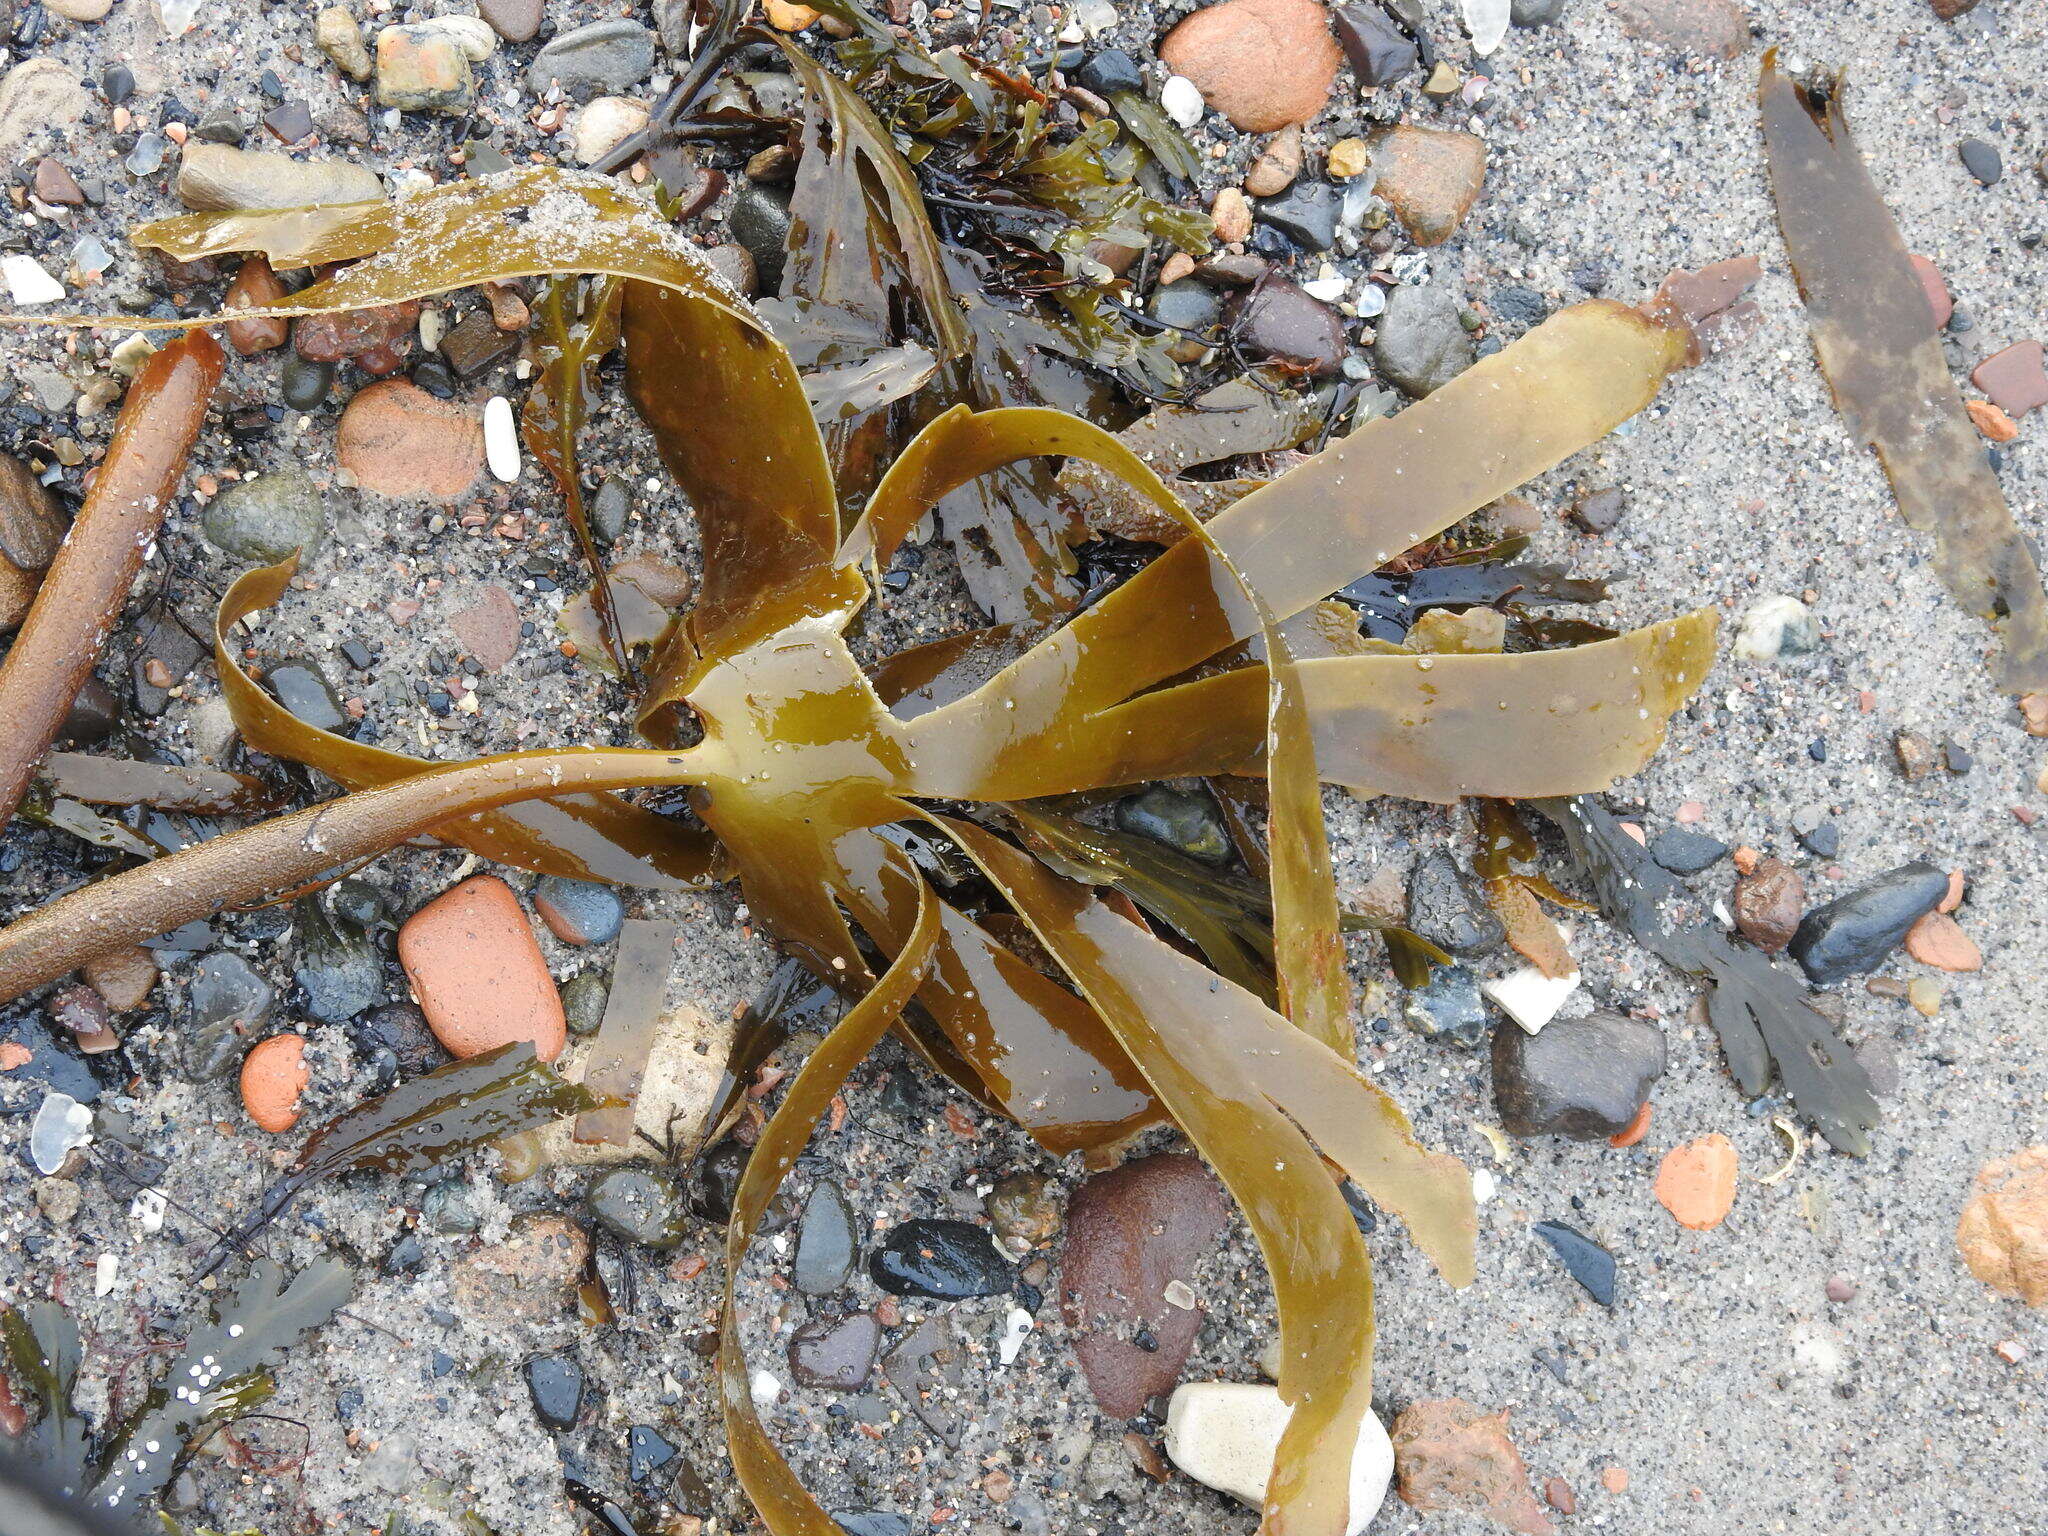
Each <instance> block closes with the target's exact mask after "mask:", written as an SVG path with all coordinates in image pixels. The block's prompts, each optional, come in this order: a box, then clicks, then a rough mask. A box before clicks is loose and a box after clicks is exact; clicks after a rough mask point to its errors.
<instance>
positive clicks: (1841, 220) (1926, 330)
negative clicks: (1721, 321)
mask: <svg viewBox="0 0 2048 1536" xmlns="http://www.w3.org/2000/svg"><path fill="white" fill-rule="evenodd" d="M1844 94H1845V90H1844V86H1843V82H1842V77H1841V76H1840V75H1839V74H1830V73H1828V72H1826V71H1823V70H1816V71H1815V72H1814V73H1813V74H1812V75H1810V76H1805V77H1802V78H1801V79H1797V80H1795V79H1794V78H1793V77H1791V76H1790V75H1787V74H1784V73H1782V72H1780V70H1779V68H1778V61H1777V52H1776V50H1775V49H1774V50H1772V51H1771V52H1769V53H1766V54H1765V55H1764V65H1763V76H1762V79H1761V81H1760V83H1759V85H1758V102H1759V105H1760V106H1761V108H1762V111H1763V126H1764V149H1765V151H1766V156H1767V159H1768V162H1769V165H1770V172H1771V192H1772V195H1773V197H1774V198H1775V199H1776V201H1777V206H1778V223H1779V224H1780V226H1782V228H1783V229H1784V232H1785V250H1786V253H1787V254H1788V255H1789V256H1790V257H1791V258H1792V274H1793V276H1794V277H1796V278H1797V279H1798V280H1799V292H1800V294H1801V296H1802V297H1803V298H1804V299H1805V300H1806V314H1807V323H1808V324H1809V325H1810V326H1811V328H1812V330H1813V349H1814V351H1815V353H1816V354H1818V356H1819V358H1820V366H1821V372H1822V373H1823V374H1824V375H1826V377H1827V381H1828V387H1829V389H1830V390H1832V391H1833V393H1834V397H1835V406H1836V408H1837V409H1838V410H1840V411H1841V413H1842V417H1843V420H1844V422H1845V423H1846V425H1847V426H1848V429H1849V435H1850V436H1851V437H1852V438H1853V439H1855V440H1856V441H1857V442H1859V443H1867V444H1868V445H1869V446H1871V447H1872V448H1874V449H1876V450H1877V456H1878V459H1879V460H1880V462H1882V463H1883V465H1884V472H1885V475H1886V476H1887V478H1889V479H1890V481H1891V485H1892V494H1893V496H1895V497H1896V498H1897V499H1898V503H1899V513H1900V515H1901V516H1903V517H1904V518H1905V519H1906V522H1907V523H1908V525H1910V526H1911V527H1914V528H1919V529H1923V530H1931V531H1932V532H1933V534H1934V537H1935V546H1934V568H1935V570H1936V572H1937V573H1938V574H1939V575H1940V577H1941V580H1942V583H1943V585H1945V586H1946V587H1947V588H1948V589H1949V591H1950V592H1951V593H1952V594H1953V595H1954V597H1955V599H1956V601H1957V602H1959V603H1961V604H1962V605H1963V606H1964V607H1965V608H1967V609H1969V610H1970V611H1971V612H1972V613H1974V614H1976V615H1978V616H1979V617H1980V618H1983V619H1986V620H1989V621H1990V622H1991V624H1992V625H1993V627H1994V628H1996V629H1997V630H1998V632H1999V634H2000V635H2001V636H2002V638H2003V639H2004V641H2005V654H2004V656H2003V658H2002V659H2001V661H2000V662H1999V664H1998V668H1997V676H1998V681H1999V686H2000V687H2002V688H2005V689H2007V690H2009V691H2011V692H2014V693H2028V692H2032V691H2034V690H2036V689H2040V688H2048V595H2044V593H2043V591H2042V586H2041V572H2040V570H2039V568H2038V567H2037V565H2036V562H2035V558H2034V552H2033V550H2032V549H2031V548H2030V546H2029V543H2028V540H2027V537H2026V535H2025V534H2023V533H2022V532H2021V531H2020V529H2019V527H2018V526H2017V525H2016V524H2015V523H2014V521H2013V516H2012V511H2011V509H2010V508H2008V507H2007V506H2006V503H2005V493H2004V492H2003V490H2002V489H2001V488H2000V486H1999V483H1998V477H1997V476H1996V475H1994V474H1993V473H1992V472H1991V468H1990V466H1989V465H1988V464H1987V463H1986V462H1985V459H1984V447H1983V443H1982V441H1981V440H1980V439H1979V437H1978V435H1977V431H1976V428H1975V427H1974V426H1973V425H1972V424H1971V422H1970V418H1969V416H1968V414H1967V413H1966V412H1965V411H1964V409H1963V402H1962V397H1961V395H1960V394H1959V393H1958V392H1957V390H1956V385H1955V379H1954V377H1953V376H1952V375H1951V374H1950V373H1949V368H1948V360H1947V359H1946V358H1945V357H1944V356H1943V355H1942V349H1941V342H1940V340H1939V339H1938V337H1937V336H1936V334H1935V331H1934V326H1933V324H1932V322H1931V321H1930V319H1929V317H1928V312H1927V300H1926V296H1925V294H1924V293H1923V291H1922V289H1921V286H1920V279H1919V278H1918V276H1917V275H1915V273H1914V271H1913V267H1912V264H1911V263H1910V262H1909V261H1908V260H1907V256H1906V246H1905V242H1904V241H1903V240H1902V239H1901V238H1900V236H1899V231H1898V226H1897V225H1895V224H1894V223H1893V222H1892V219H1891V215H1890V214H1889V213H1887V212H1886V211H1885V206H1884V198H1883V195H1882V194H1881V193H1880V192H1879V191H1878V187H1877V183H1876V182H1875V181H1873V180H1872V179H1871V175H1870V171H1869V169H1868V167H1866V166H1865V165H1864V163H1863V158H1862V156H1861V155H1859V154H1858V153H1857V152H1856V144H1855V141H1854V140H1853V139H1852V138H1851V137H1850V136H1849V124H1848V121H1847V119H1846V118H1845V117H1844V116H1843V113H1842V98H1843V96H1844Z"/></svg>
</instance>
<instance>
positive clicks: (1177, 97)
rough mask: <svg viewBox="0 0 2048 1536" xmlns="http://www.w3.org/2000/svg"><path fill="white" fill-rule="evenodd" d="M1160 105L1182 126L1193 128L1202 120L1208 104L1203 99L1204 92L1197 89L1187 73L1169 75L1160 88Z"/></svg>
mask: <svg viewBox="0 0 2048 1536" xmlns="http://www.w3.org/2000/svg"><path fill="white" fill-rule="evenodd" d="M1159 105H1160V106H1161V107H1163V108H1165V110H1166V115H1167V116H1168V117H1170V118H1172V119H1173V120H1174V122H1176V123H1178V124H1179V125H1180V126H1181V127H1183V128H1192V127H1194V126H1195V124H1197V123H1199V122H1200V121H1201V120H1202V112H1203V110H1204V108H1205V107H1206V106H1207V105H1208V104H1207V103H1206V102H1204V101H1203V100H1202V93H1201V92H1200V91H1198V90H1197V89H1195V82H1194V81H1192V80H1190V79H1188V78H1187V76H1185V75H1168V76H1167V77H1166V84H1165V85H1163V86H1161V87H1160V89H1159Z"/></svg>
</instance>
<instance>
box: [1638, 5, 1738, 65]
mask: <svg viewBox="0 0 2048 1536" xmlns="http://www.w3.org/2000/svg"><path fill="white" fill-rule="evenodd" d="M1615 10H1616V12H1617V13H1618V14H1619V15H1620V17H1621V24H1622V27H1623V28H1624V29H1625V30H1626V31H1628V32H1630V33H1632V34H1634V35H1635V36H1637V37H1640V38H1644V39H1647V40H1648V41H1650V42H1653V43H1661V44H1663V45H1664V46H1665V47H1667V48H1676V49H1678V50H1679V51H1681V52H1683V53H1697V54H1701V55H1704V56H1706V57H1708V58H1722V59H1732V58H1734V57H1735V56H1736V55H1737V54H1738V53H1740V52H1742V50H1743V49H1744V48H1746V47H1748V46H1749V18H1748V17H1746V16H1744V15H1743V13H1742V7H1741V6H1739V5H1737V4H1736V3H1735V0H1618V3H1617V4H1616V6H1615Z"/></svg>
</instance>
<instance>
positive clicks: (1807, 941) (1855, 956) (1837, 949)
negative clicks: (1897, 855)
mask: <svg viewBox="0 0 2048 1536" xmlns="http://www.w3.org/2000/svg"><path fill="white" fill-rule="evenodd" d="M1947 893H1948V876H1947V874H1946V873H1944V872H1943V871H1941V870H1939V869H1936V868H1935V867H1934V866H1933V865H1931V864H1924V863H1920V862H1917V861H1916V862H1914V863H1911V864H1902V865H1900V866H1899V867H1898V868H1896V869H1892V870H1887V871H1886V872H1885V873H1884V874H1882V875H1879V876H1878V877H1877V878H1876V879H1875V880H1873V881H1871V882H1870V883H1869V884H1868V885H1865V886H1862V887H1860V888H1858V889H1857V890H1854V891H1851V892H1850V893H1849V894H1848V895H1846V896H1839V897H1837V898H1836V899H1835V900H1833V901H1831V902H1828V903H1827V904H1826V905H1824V906H1819V907H1815V908H1814V909H1813V910H1812V911H1811V912H1809V913H1807V914H1806V916H1805V918H1804V919H1802V920H1801V922H1800V924H1799V931H1798V932H1797V933H1796V934H1794V935H1793V938H1792V942H1791V945H1790V949H1791V954H1792V958H1793V959H1794V960H1797V961H1798V962H1799V965H1800V968H1801V969H1803V970H1804V971H1805V972H1806V976H1807V979H1808V980H1809V981H1811V982H1813V983H1814V984H1815V985H1816V986H1826V985H1827V984H1828V983H1830V982H1835V981H1840V980H1842V979H1843V978H1844V977H1847V976H1853V975H1858V974H1860V973H1862V972H1864V971H1871V970H1875V969H1876V968H1877V967H1878V966H1880V965H1882V964H1883V963H1884V960H1885V957H1886V956H1888V955H1889V954H1891V952H1892V951H1893V950H1894V949H1896V948H1897V947H1898V944H1899V941H1900V940H1901V939H1903V938H1905V936H1906V932H1907V930H1908V929H1910V928H1911V927H1912V926H1913V924H1914V923H1916V922H1918V921H1919V920H1920V918H1921V917H1922V916H1924V915H1925V914H1926V913H1928V912H1931V911H1933V910H1934V908H1935V907H1936V906H1937V905H1938V904H1939V903H1940V901H1941V899H1942V897H1943V896H1945V895H1946V894H1947Z"/></svg>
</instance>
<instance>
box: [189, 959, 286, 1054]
mask: <svg viewBox="0 0 2048 1536" xmlns="http://www.w3.org/2000/svg"><path fill="white" fill-rule="evenodd" d="M276 1001H277V991H276V989H275V988H273V987H272V986H271V985H270V983H269V982H267V981H265V980H264V979H263V978H262V977H261V976H259V975H257V974H256V972H255V971H254V970H253V969H251V968H250V965H249V962H248V961H246V960H244V959H243V958H242V957H241V956H240V955H237V954H232V953H227V954H216V955H208V956H206V958H205V959H203V960H201V961H200V962H199V965H198V968H197V969H196V970H194V972H193V973H192V985H191V987H190V989H189V990H188V991H187V992H186V994H185V1027H184V1029H183V1030H182V1031H181V1033H182V1036H183V1039H182V1040H181V1042H180V1059H181V1061H182V1063H183V1065H184V1068H185V1072H186V1075H187V1076H188V1077H191V1078H194V1079H196V1080H199V1081H206V1080H208V1079H211V1078H216V1077H221V1076H224V1075H225V1074H226V1073H227V1071H228V1069H229V1068H230V1067H232V1066H233V1065H234V1064H235V1061H236V1060H237V1059H238V1058H239V1056H240V1055H241V1039H242V1037H243V1036H245V1035H249V1034H253V1033H255V1032H256V1030H258V1029H260V1028H261V1027H262V1026H263V1024H264V1022H265V1021H266V1020H268V1019H269V1017H270V1010H271V1008H272V1006H273V1005H274V1004H275V1003H276Z"/></svg>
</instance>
